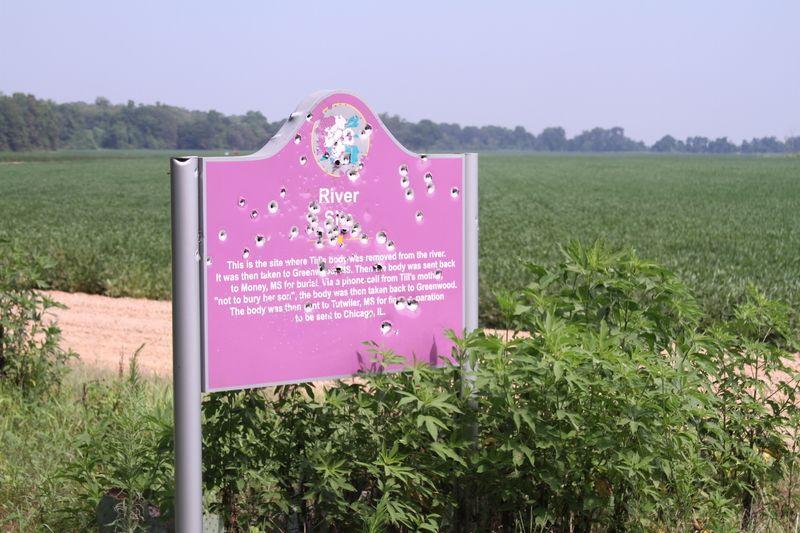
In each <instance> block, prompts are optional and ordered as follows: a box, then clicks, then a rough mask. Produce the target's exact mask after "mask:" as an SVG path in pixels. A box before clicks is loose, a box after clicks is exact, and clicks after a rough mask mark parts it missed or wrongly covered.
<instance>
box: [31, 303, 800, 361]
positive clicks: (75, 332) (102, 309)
mask: <svg viewBox="0 0 800 533" xmlns="http://www.w3.org/2000/svg"><path fill="white" fill-rule="evenodd" d="M46 294H48V295H49V296H50V297H51V298H53V299H54V300H56V301H57V302H61V303H62V304H64V305H66V306H67V307H68V309H56V310H54V311H53V314H54V315H55V317H56V318H57V319H58V324H59V326H60V327H61V331H62V336H63V346H64V347H65V348H70V349H72V350H74V351H75V352H77V353H78V354H79V355H80V360H81V362H83V363H85V364H89V365H92V366H95V367H98V368H104V369H108V370H117V369H118V368H119V365H120V363H122V364H124V365H127V364H128V362H129V361H130V358H131V356H132V355H133V354H134V352H136V350H137V349H138V348H139V347H140V346H141V347H142V349H141V351H140V352H139V366H140V368H141V369H142V370H144V371H147V372H152V373H155V374H159V375H162V376H171V375H172V303H171V302H168V301H158V300H144V299H138V298H110V297H108V296H98V295H94V294H83V293H68V292H59V291H48V292H46ZM486 333H487V334H490V335H498V336H501V337H503V338H505V339H506V340H508V339H509V338H510V337H512V336H513V335H514V333H512V332H508V331H504V330H492V329H487V330H486ZM516 335H518V336H521V337H525V336H528V335H529V334H528V333H527V332H517V333H516ZM795 362H796V364H795V365H794V366H795V368H796V369H797V370H800V354H798V357H797V358H796V359H795Z"/></svg>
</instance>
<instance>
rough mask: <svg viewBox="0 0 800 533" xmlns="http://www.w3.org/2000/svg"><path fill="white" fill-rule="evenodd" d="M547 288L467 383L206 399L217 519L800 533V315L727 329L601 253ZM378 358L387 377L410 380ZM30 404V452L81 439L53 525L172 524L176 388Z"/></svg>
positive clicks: (476, 349)
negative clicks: (149, 519) (101, 511)
mask: <svg viewBox="0 0 800 533" xmlns="http://www.w3.org/2000/svg"><path fill="white" fill-rule="evenodd" d="M525 269H526V278H527V283H526V285H525V288H524V289H523V290H521V291H518V292H515V293H505V294H498V295H497V305H498V308H499V309H501V310H502V316H503V321H504V322H505V323H506V324H507V327H508V328H509V329H511V330H512V333H511V334H510V335H509V336H508V337H507V338H506V337H503V336H492V335H486V334H484V333H482V332H476V333H473V334H470V335H467V336H465V337H463V338H460V339H455V341H456V342H455V345H456V348H455V350H454V352H453V353H452V357H453V359H454V360H455V362H456V363H457V364H455V365H453V364H444V365H442V366H441V367H439V368H431V367H430V366H428V365H427V364H425V363H419V364H414V365H412V366H410V367H409V368H408V369H407V370H406V371H405V372H401V373H380V372H378V373H372V374H365V375H363V376H360V377H358V378H356V379H353V380H346V381H339V382H336V383H330V384H325V385H324V386H322V385H317V386H312V385H310V384H306V385H292V386H282V387H277V388H273V389H261V390H249V391H238V392H224V393H216V394H209V395H206V396H205V397H204V399H203V416H204V421H203V424H204V427H203V430H204V435H203V439H204V442H203V446H204V483H205V498H206V505H207V508H208V509H209V510H211V511H214V512H216V513H219V514H220V515H221V516H222V517H223V519H224V521H225V523H226V527H227V530H228V531H234V532H235V531H248V532H257V531H328V532H341V531H412V530H427V531H559V532H560V531H652V530H661V531H664V530H668V531H699V530H709V531H730V530H738V529H742V530H745V531H781V530H783V531H793V528H794V527H795V525H796V523H797V521H798V520H800V507H799V505H800V493H799V492H798V467H799V466H800V464H798V438H797V434H796V431H797V428H798V427H800V409H799V408H798V398H797V394H796V393H797V387H798V377H800V376H798V374H797V372H796V371H795V370H793V368H792V367H791V363H792V360H795V362H796V355H795V354H796V352H797V351H798V343H797V341H796V339H795V329H794V328H793V326H792V324H793V323H794V322H793V320H795V319H796V317H793V312H792V310H791V309H789V308H787V307H785V306H783V305H781V304H778V303H776V302H773V301H770V300H768V299H766V298H765V297H764V296H763V295H762V294H760V293H759V292H757V291H756V290H754V289H753V290H750V292H749V295H748V297H747V299H746V301H744V303H742V304H741V305H740V306H738V307H737V308H736V309H733V310H731V311H730V313H728V314H729V315H730V317H731V318H730V319H728V320H725V321H721V322H716V323H713V324H710V322H709V320H708V318H707V315H706V314H705V313H704V312H703V310H702V309H700V308H699V306H698V304H697V302H696V300H695V299H694V298H693V296H692V295H691V294H690V292H689V291H688V290H687V289H686V287H685V286H684V285H683V284H682V283H681V282H680V281H679V280H678V279H677V278H676V277H675V276H674V275H673V274H672V273H670V272H669V271H668V270H666V269H664V268H663V267H661V266H659V265H657V264H654V263H651V262H648V261H643V260H641V259H639V258H638V257H637V256H636V255H635V254H633V253H631V252H627V251H616V250H611V249H609V248H607V247H605V246H603V245H602V244H599V243H598V244H593V245H582V244H579V243H572V244H570V245H568V246H567V247H565V248H564V249H563V259H562V261H561V262H560V263H558V264H556V265H553V266H551V267H547V268H545V267H542V266H537V265H533V264H528V265H525ZM514 331H518V332H520V334H519V335H516V334H514ZM369 349H371V350H372V352H373V356H374V360H375V366H376V368H377V369H380V368H388V367H390V366H391V365H393V364H396V363H398V362H399V361H400V360H401V359H400V358H398V357H397V355H395V354H393V353H386V352H383V351H381V350H380V349H379V347H378V346H375V345H372V346H370V347H369ZM461 367H464V368H472V369H474V370H473V371H471V372H469V373H466V374H462V372H461V370H460V368H461ZM14 390H15V391H16V389H14ZM0 392H2V389H0ZM3 394H6V393H3ZM20 394H21V393H20V392H18V391H17V392H15V393H14V395H12V396H8V395H6V396H0V411H2V412H0V415H2V416H0V429H2V431H0V438H3V439H4V440H3V441H0V444H2V445H3V446H9V445H10V449H11V450H12V451H13V450H16V451H14V452H13V453H15V454H20V453H22V452H21V451H20V450H21V449H22V447H21V445H20V442H21V441H22V440H23V439H20V438H16V439H15V438H9V435H10V436H11V437H13V436H14V435H18V434H20V432H22V431H23V430H22V429H20V428H21V427H23V426H24V420H26V419H28V418H31V417H38V418H41V419H42V420H48V419H51V418H53V417H54V416H63V415H61V414H59V415H53V414H52V413H53V412H58V413H68V416H65V420H67V421H68V422H65V423H64V424H62V425H63V426H68V427H71V428H73V429H70V430H69V434H70V435H73V437H72V438H71V439H70V438H69V437H62V439H63V440H64V441H65V442H66V443H68V444H65V447H66V448H67V449H66V450H60V451H59V453H60V454H63V455H59V457H62V458H64V459H65V460H66V462H67V466H66V467H63V468H61V469H59V470H60V475H59V476H53V479H56V480H58V481H57V483H53V484H50V485H48V487H50V488H49V489H48V490H47V491H46V497H45V498H44V501H46V502H48V504H49V505H50V506H51V507H50V508H48V509H42V510H40V512H39V513H38V515H35V516H39V517H40V518H39V520H40V523H42V524H48V525H49V526H50V527H52V528H54V529H55V530H64V531H70V530H77V531H81V530H86V529H90V528H92V527H96V525H97V524H96V523H94V522H93V521H94V509H95V507H96V505H97V502H98V501H99V499H100V498H101V497H102V496H103V495H104V494H107V493H109V492H111V491H113V492H114V493H116V494H124V495H125V496H126V498H124V500H123V502H122V503H123V504H124V505H122V507H123V508H122V513H121V515H120V518H119V521H118V523H117V527H118V529H119V530H121V531H136V530H140V529H142V526H143V523H142V514H143V513H142V508H143V507H144V506H145V505H147V504H148V503H152V504H155V505H156V506H158V507H159V509H160V510H161V512H162V513H163V514H164V515H165V522H166V523H169V518H170V516H169V515H170V514H171V510H172V494H173V486H172V475H173V473H172V467H171V459H172V440H171V430H172V428H171V411H170V409H171V402H170V401H169V400H170V398H169V391H168V389H154V388H153V387H152V386H151V385H149V384H147V383H145V382H144V381H142V379H141V378H140V377H139V376H138V373H137V372H136V368H135V366H134V367H132V369H131V370H130V371H129V372H128V373H127V375H126V376H125V377H121V378H119V379H117V380H115V381H112V382H107V381H98V382H92V383H90V384H88V385H87V386H86V388H85V389H83V390H82V392H81V394H80V395H79V399H78V401H77V402H74V403H75V405H76V407H74V408H72V410H71V411H66V410H65V405H66V404H67V403H68V402H66V401H65V400H64V399H63V398H61V397H60V396H56V397H54V398H53V399H52V400H50V401H51V403H50V404H46V403H40V404H38V405H39V406H38V407H35V408H34V407H30V408H28V407H25V409H27V411H25V413H24V414H23V413H21V411H20V409H22V407H20V406H18V405H17V402H16V400H15V398H17V397H18V396H16V395H20ZM54 405H55V406H58V409H56V408H55V407H53V406H54ZM7 420H8V421H10V422H7ZM48 431H49V430H48ZM62 431H65V432H66V430H62ZM40 437H41V435H40ZM31 453H32V452H31ZM26 457H27V456H26ZM32 463H34V464H36V462H35V461H32ZM18 472H19V470H18V469H15V468H14V466H13V464H12V461H10V460H8V459H5V457H4V456H3V455H2V454H0V481H2V480H10V482H11V483H10V485H6V486H11V487H12V489H10V490H9V489H5V488H4V486H3V484H2V483H0V496H5V497H6V498H9V499H10V500H11V501H28V500H25V499H24V498H23V497H21V496H20V494H21V493H20V492H19V491H16V489H14V487H24V486H25V485H24V481H23V476H22V475H18ZM4 490H6V491H7V492H6V493H4V492H3V491H4ZM20 490H21V489H20ZM15 491H16V492H15ZM0 499H2V498H0ZM3 512H5V513H6V514H7V513H8V510H6V509H4V507H3V505H2V502H0V524H2V523H3V522H2V518H3V517H2V513H3ZM11 516H12V517H13V516H14V515H13V514H12V515H11Z"/></svg>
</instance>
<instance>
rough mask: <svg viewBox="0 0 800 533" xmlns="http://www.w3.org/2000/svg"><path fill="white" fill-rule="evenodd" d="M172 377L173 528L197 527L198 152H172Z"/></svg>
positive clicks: (199, 527) (187, 529)
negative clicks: (194, 154) (177, 155)
mask: <svg viewBox="0 0 800 533" xmlns="http://www.w3.org/2000/svg"><path fill="white" fill-rule="evenodd" d="M170 171H171V175H172V179H171V188H172V380H173V387H174V390H173V398H174V417H175V529H176V531H178V532H181V533H183V532H187V533H197V532H200V531H202V530H203V526H202V522H203V460H202V447H203V436H202V429H201V418H200V416H201V415H200V407H201V397H200V394H201V393H200V383H201V376H200V372H201V370H200V366H201V365H200V361H201V359H200V354H201V352H202V346H201V342H202V341H201V335H200V308H201V307H200V299H201V290H200V269H201V268H202V264H203V261H202V260H201V249H202V246H201V244H202V243H201V242H200V229H199V220H200V212H199V211H200V205H199V198H200V197H199V165H198V158H196V157H185V158H173V159H172V160H171V161H170Z"/></svg>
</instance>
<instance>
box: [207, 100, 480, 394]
mask: <svg viewBox="0 0 800 533" xmlns="http://www.w3.org/2000/svg"><path fill="white" fill-rule="evenodd" d="M471 158H472V159H471ZM474 163H475V159H474V156H471V155H467V154H452V155H450V154H448V155H429V156H425V155H421V154H415V153H412V152H410V151H408V150H406V149H405V148H404V147H402V146H401V145H400V144H399V143H398V142H397V141H396V140H395V139H394V138H393V137H392V135H391V134H390V133H389V132H388V130H387V129H386V128H385V126H384V125H383V124H382V122H381V120H380V118H379V117H378V116H377V115H376V114H374V113H373V112H372V111H371V110H370V109H369V108H368V107H367V106H366V105H365V104H364V103H363V102H362V101H361V100H359V99H358V98H356V97H355V96H353V95H351V94H348V93H341V92H336V93H325V94H319V95H316V96H312V97H311V98H309V99H308V100H307V101H306V102H305V103H304V104H301V106H300V107H299V110H298V111H297V112H295V113H293V114H292V115H291V118H290V119H289V120H288V121H287V122H286V123H285V124H284V126H283V127H282V128H281V130H280V131H279V132H278V134H276V135H275V137H273V138H272V139H271V140H270V141H269V142H268V143H267V144H266V145H265V146H264V148H262V149H261V150H260V151H258V152H256V153H255V154H253V155H250V156H244V157H207V158H202V159H200V162H199V165H198V167H199V168H198V171H199V176H200V191H199V192H200V197H201V206H202V207H201V212H200V221H199V226H200V231H201V234H202V238H201V250H200V251H199V254H200V255H201V269H202V270H201V279H200V283H201V300H200V301H201V306H202V315H201V322H202V327H201V330H202V333H201V335H202V341H203V342H202V346H203V352H204V362H203V368H204V372H203V375H204V389H205V390H207V391H213V390H224V389H235V388H247V387H254V386H260V385H269V384H279V383H290V382H299V381H309V380H314V379H322V378H332V377H341V376H349V375H352V374H356V373H358V372H360V371H365V370H369V369H370V368H371V366H372V357H373V354H371V353H370V352H369V347H368V346H365V344H364V343H365V342H368V341H372V342H374V343H376V344H377V346H378V347H380V348H381V349H388V350H392V351H394V352H396V353H398V354H400V355H404V356H406V357H408V358H409V359H411V358H415V359H416V360H424V361H428V362H430V363H432V364H437V363H438V361H439V357H440V356H447V355H448V354H449V353H450V350H451V348H452V343H451V341H450V340H449V339H448V338H447V337H446V336H445V334H444V332H445V331H446V330H448V329H452V330H455V331H458V332H460V331H463V330H464V329H465V327H474V324H472V325H470V324H468V322H470V321H471V320H470V318H469V317H468V315H469V313H468V307H469V305H468V303H469V302H467V299H470V300H472V299H476V294H474V293H475V292H476V291H475V290H474V286H475V284H476V283H477V275H476V274H474V275H470V274H469V272H470V269H469V268H468V267H469V265H468V263H469V262H470V261H472V262H474V261H476V260H477V259H476V258H475V257H473V258H472V259H469V258H468V257H467V255H468V252H469V254H470V255H474V253H475V250H474V249H472V248H474V246H473V247H470V244H469V242H470V235H469V232H470V231H472V229H473V228H474V230H477V212H475V213H473V214H472V215H469V216H470V217H471V218H468V211H469V210H468V209H467V206H468V204H469V195H472V194H476V192H477V191H475V190H473V189H474V188H475V187H474V186H471V185H470V183H469V178H468V175H469V173H470V172H474V173H475V176H477V174H476V172H477V171H476V170H475V169H474V168H471V167H473V166H474ZM475 205H477V201H476V202H475ZM475 211H476V210H475ZM475 238H476V237H475ZM465 250H468V251H465ZM473 270H474V269H473ZM473 277H474V278H475V279H471V278H473ZM470 287H472V289H470ZM474 305H475V306H476V305H477V303H476V302H475V304H474Z"/></svg>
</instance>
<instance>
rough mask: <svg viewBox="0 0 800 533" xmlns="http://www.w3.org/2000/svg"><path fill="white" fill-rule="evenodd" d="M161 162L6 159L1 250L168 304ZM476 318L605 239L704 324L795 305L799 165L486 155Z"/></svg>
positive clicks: (799, 296) (56, 156) (74, 287)
mask: <svg viewBox="0 0 800 533" xmlns="http://www.w3.org/2000/svg"><path fill="white" fill-rule="evenodd" d="M169 155H170V154H168V153H161V152H146V151H134V152H115V151H112V152H85V153H80V152H64V153H62V152H55V153H28V154H16V153H3V154H0V191H1V192H0V239H4V240H6V241H11V242H12V243H14V245H16V246H19V247H21V248H23V249H24V250H26V251H28V252H29V253H30V254H31V255H32V256H36V257H39V258H41V259H42V261H43V263H44V277H45V280H46V281H47V282H48V284H49V285H50V286H51V287H52V288H55V289H59V290H65V291H82V292H89V293H97V294H107V295H110V296H135V297H147V298H155V299H166V298H169V295H170V243H169V238H170V230H169V224H170V222H169V178H168V175H167V171H168V160H169ZM480 197H481V206H480V215H481V245H480V275H481V293H480V294H481V318H482V322H483V324H484V325H487V326H493V325H498V324H499V320H498V319H499V316H498V313H497V306H496V304H495V301H494V298H493V296H492V293H493V291H495V290H498V289H506V290H514V289H516V288H519V287H521V286H523V285H524V284H525V283H526V276H525V269H524V268H523V267H522V262H523V261H526V260H529V261H534V262H539V263H549V262H553V261H556V260H558V258H559V245H563V244H565V243H567V242H568V241H569V240H570V239H583V240H593V239H597V238H601V239H604V240H605V241H606V242H608V243H610V244H612V245H615V246H630V247H633V248H635V249H636V250H637V251H638V253H639V255H641V256H643V257H646V258H648V259H653V260H656V261H659V262H661V263H663V264H665V265H667V266H668V267H670V268H672V269H673V270H675V271H676V272H677V273H678V274H679V275H680V276H681V277H682V278H683V279H684V280H685V281H686V282H687V283H688V284H689V285H690V287H692V288H693V289H694V290H695V292H696V294H697V295H698V296H699V297H700V299H701V301H702V303H703V304H704V305H705V306H706V307H707V309H708V310H709V311H710V312H711V313H712V314H718V313H720V312H721V310H722V309H723V307H725V305H726V303H727V302H729V301H731V300H736V299H738V298H739V297H740V296H741V295H742V293H743V292H744V290H745V289H746V287H747V285H748V283H752V284H754V285H755V286H756V287H758V288H760V289H762V290H764V291H765V292H766V293H767V294H769V295H771V296H774V297H777V298H780V299H783V300H785V301H787V302H789V303H790V304H792V305H794V306H798V303H800V158H798V157H739V156H724V157H710V156H656V155H565V154H557V155H550V154H547V155H545V154H535V155H513V154H512V155H499V154H486V155H481V159H480Z"/></svg>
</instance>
